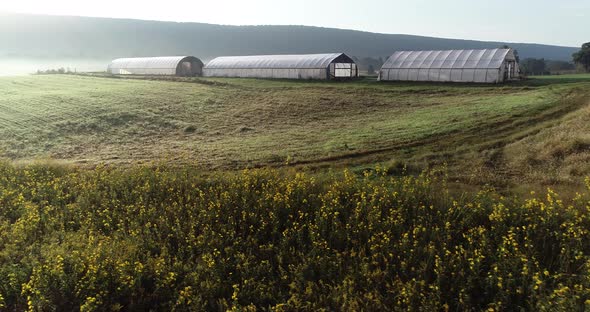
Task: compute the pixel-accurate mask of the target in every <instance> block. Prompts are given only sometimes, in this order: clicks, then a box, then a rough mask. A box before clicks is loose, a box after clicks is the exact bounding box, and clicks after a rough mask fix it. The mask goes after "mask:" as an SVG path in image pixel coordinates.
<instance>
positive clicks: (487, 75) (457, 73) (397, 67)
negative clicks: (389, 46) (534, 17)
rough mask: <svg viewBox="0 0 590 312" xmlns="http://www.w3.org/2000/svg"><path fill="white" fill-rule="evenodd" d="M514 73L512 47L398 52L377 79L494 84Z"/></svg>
mask: <svg viewBox="0 0 590 312" xmlns="http://www.w3.org/2000/svg"><path fill="white" fill-rule="evenodd" d="M509 64H510V66H509ZM508 71H509V72H510V73H509V74H508ZM505 74H507V75H505ZM517 74H518V64H517V63H516V59H515V57H514V52H513V50H512V49H486V50H448V51H399V52H395V53H394V54H393V55H392V56H391V57H390V58H389V59H388V60H387V61H386V62H385V64H383V67H382V68H381V71H380V75H379V79H380V80H382V81H388V80H400V81H455V82H485V83H496V82H502V81H504V79H505V78H506V77H507V78H508V79H511V78H514V77H515V76H516V75H517Z"/></svg>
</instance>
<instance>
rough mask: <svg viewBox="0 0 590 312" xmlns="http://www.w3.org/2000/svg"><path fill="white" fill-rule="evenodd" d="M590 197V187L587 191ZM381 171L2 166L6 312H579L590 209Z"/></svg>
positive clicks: (584, 293)
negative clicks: (459, 192)
mask: <svg viewBox="0 0 590 312" xmlns="http://www.w3.org/2000/svg"><path fill="white" fill-rule="evenodd" d="M587 184H588V188H589V189H590V180H588V181H587ZM444 185H445V181H444V177H442V176H441V175H440V174H439V173H437V172H433V173H424V174H422V175H420V176H417V177H412V176H401V177H390V176H388V175H387V173H386V172H384V171H383V170H380V169H377V170H375V171H371V172H366V173H364V174H362V175H355V174H352V173H350V172H348V171H345V172H343V173H339V174H332V175H328V176H318V175H308V174H304V173H301V172H283V171H275V170H248V171H243V172H240V173H214V174H208V175H201V174H200V173H199V172H198V171H196V170H193V169H188V168H184V169H173V168H151V169H150V168H130V169H116V168H108V167H99V168H96V169H94V170H91V171H84V170H78V169H64V168H57V167H51V166H41V165H35V166H28V167H22V168H21V167H14V166H12V165H9V164H3V165H0V207H2V208H1V210H0V280H1V281H3V282H2V283H0V305H3V306H4V307H6V308H7V309H8V310H26V309H32V310H68V311H69V310H78V309H80V310H84V311H92V310H111V309H113V310H119V309H123V310H147V309H148V308H150V309H154V310H226V309H232V308H235V309H238V310H240V309H241V310H254V309H256V308H258V309H261V310H265V309H274V310H277V311H291V310H321V309H324V310H404V311H405V310H408V309H411V310H472V309H473V310H482V309H489V308H492V309H496V310H501V309H514V310H518V309H525V310H541V309H545V310H554V309H563V310H571V309H583V308H584V307H585V306H587V305H588V303H590V274H589V270H590V245H589V244H588V243H587V242H588V241H589V239H590V213H589V212H590V203H589V202H588V201H587V199H585V197H584V196H583V195H579V196H578V197H576V198H574V199H570V202H571V204H568V205H566V204H565V203H564V201H562V200H561V199H559V196H558V195H557V194H555V193H554V192H552V191H548V193H547V194H546V195H545V196H543V197H542V198H533V199H527V200H521V199H518V198H505V197H502V196H500V195H498V194H497V193H495V192H494V191H492V190H486V191H481V192H479V193H477V194H472V195H468V194H466V195H464V196H462V197H461V198H459V199H456V198H452V197H451V196H450V195H448V192H447V191H446V188H445V186H444Z"/></svg>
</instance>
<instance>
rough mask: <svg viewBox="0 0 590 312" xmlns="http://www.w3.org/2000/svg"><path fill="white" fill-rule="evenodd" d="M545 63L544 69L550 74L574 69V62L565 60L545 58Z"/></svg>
mask: <svg viewBox="0 0 590 312" xmlns="http://www.w3.org/2000/svg"><path fill="white" fill-rule="evenodd" d="M545 63H546V70H547V71H548V72H550V73H552V74H554V73H560V72H564V71H574V70H575V69H576V65H575V64H574V63H571V62H566V61H552V60H547V61H546V62H545Z"/></svg>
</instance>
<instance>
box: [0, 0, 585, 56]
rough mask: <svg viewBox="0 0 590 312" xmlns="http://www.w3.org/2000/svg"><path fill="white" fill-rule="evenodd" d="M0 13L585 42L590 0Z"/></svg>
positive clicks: (143, 4) (171, 4)
mask: <svg viewBox="0 0 590 312" xmlns="http://www.w3.org/2000/svg"><path fill="white" fill-rule="evenodd" d="M0 12H9V13H10V12H12V13H33V14H49V15H75V16H94V17H113V18H133V19H146V20H161V21H177V22H201V23H212V24H225V25H307V26H320V27H334V28H345V29H355V30H362V31H370V32H378V33H388V34H411V35H423V36H433V37H444V38H458V39H474V40H485V41H503V42H527V43H543V44H555V45H563V46H581V45H582V43H584V42H588V41H590V0H559V1H555V0H493V1H492V0H487V1H481V0H445V1H442V0H403V1H402V0H356V1H351V0H340V1H334V0H213V1H200V0H165V1H163V0H158V1H154V0H100V1H97V0H18V1H12V0H0Z"/></svg>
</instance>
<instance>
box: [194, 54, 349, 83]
mask: <svg viewBox="0 0 590 312" xmlns="http://www.w3.org/2000/svg"><path fill="white" fill-rule="evenodd" d="M203 75H204V76H205V77H242V78H285V79H322V80H330V79H351V78H355V77H358V69H357V66H356V64H355V63H354V61H353V60H352V59H351V58H350V57H348V56H347V55H346V54H344V53H332V54H301V55H252V56H225V57H218V58H216V59H213V60H211V61H210V62H209V63H207V65H206V66H205V68H204V69H203Z"/></svg>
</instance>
